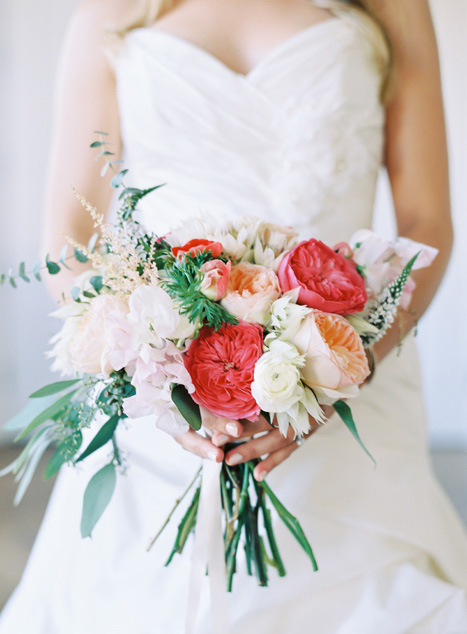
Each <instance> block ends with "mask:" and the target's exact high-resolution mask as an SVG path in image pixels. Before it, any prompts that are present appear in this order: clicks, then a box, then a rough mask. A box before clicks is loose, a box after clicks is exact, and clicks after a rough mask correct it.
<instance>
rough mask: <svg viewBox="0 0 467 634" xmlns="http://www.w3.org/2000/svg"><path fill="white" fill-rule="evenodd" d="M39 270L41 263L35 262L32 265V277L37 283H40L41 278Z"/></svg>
mask: <svg viewBox="0 0 467 634" xmlns="http://www.w3.org/2000/svg"><path fill="white" fill-rule="evenodd" d="M41 268H42V262H40V261H37V262H35V263H34V266H33V267H32V272H33V273H34V277H35V278H36V280H37V281H38V282H42V277H41V273H40V271H41Z"/></svg>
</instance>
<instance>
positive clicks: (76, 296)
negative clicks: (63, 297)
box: [70, 286, 81, 302]
mask: <svg viewBox="0 0 467 634" xmlns="http://www.w3.org/2000/svg"><path fill="white" fill-rule="evenodd" d="M70 293H71V297H72V298H73V299H74V301H75V302H78V301H79V297H80V295H81V289H80V287H79V286H72V288H71V291H70Z"/></svg>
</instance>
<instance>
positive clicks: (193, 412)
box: [172, 385, 201, 431]
mask: <svg viewBox="0 0 467 634" xmlns="http://www.w3.org/2000/svg"><path fill="white" fill-rule="evenodd" d="M172 401H173V402H174V403H175V405H176V406H177V409H178V411H179V412H180V414H181V415H182V416H183V418H184V419H185V420H186V422H187V423H188V424H189V425H190V427H191V428H192V429H194V430H195V431H198V429H200V428H201V412H200V409H199V405H197V404H196V403H195V402H194V400H193V399H192V398H191V396H190V395H189V393H188V390H187V389H186V387H185V386H184V385H176V386H175V387H173V388H172Z"/></svg>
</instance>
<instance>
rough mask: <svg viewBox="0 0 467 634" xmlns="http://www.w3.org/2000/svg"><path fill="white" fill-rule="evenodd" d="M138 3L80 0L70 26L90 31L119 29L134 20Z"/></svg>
mask: <svg viewBox="0 0 467 634" xmlns="http://www.w3.org/2000/svg"><path fill="white" fill-rule="evenodd" d="M138 6H139V3H138V2H135V1H134V0H81V1H80V2H79V3H78V4H77V6H76V8H75V10H74V12H73V15H72V20H71V21H72V25H75V26H76V27H78V28H80V27H81V28H87V29H90V30H91V31H95V30H101V29H102V28H104V29H108V28H111V29H119V28H120V27H121V26H122V25H124V24H126V23H128V22H131V21H132V20H133V19H135V17H136V15H137V12H138Z"/></svg>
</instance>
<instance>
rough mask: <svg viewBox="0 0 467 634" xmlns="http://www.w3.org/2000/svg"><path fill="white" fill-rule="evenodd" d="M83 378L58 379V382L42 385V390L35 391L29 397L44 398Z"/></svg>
mask: <svg viewBox="0 0 467 634" xmlns="http://www.w3.org/2000/svg"><path fill="white" fill-rule="evenodd" d="M78 381H81V379H70V380H69V381H57V382H56V383H50V384H49V385H45V386H44V387H41V389H40V390H37V391H36V392H33V393H32V394H31V396H30V397H29V398H43V397H44V396H50V395H51V394H57V392H63V390H66V389H67V388H69V387H71V386H72V385H75V383H78Z"/></svg>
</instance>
